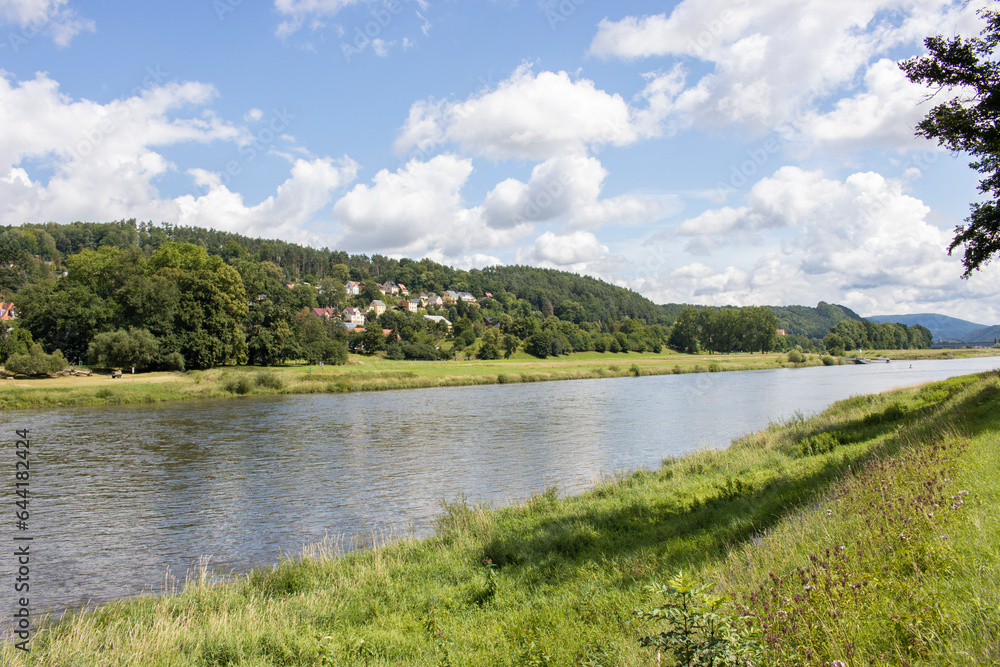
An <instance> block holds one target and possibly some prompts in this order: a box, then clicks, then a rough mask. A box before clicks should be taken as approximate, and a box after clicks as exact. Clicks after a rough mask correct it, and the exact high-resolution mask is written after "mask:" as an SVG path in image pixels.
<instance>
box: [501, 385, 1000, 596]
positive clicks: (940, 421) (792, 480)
mask: <svg viewBox="0 0 1000 667" xmlns="http://www.w3.org/2000/svg"><path fill="white" fill-rule="evenodd" d="M935 386H936V385H935ZM945 388H946V389H947V390H946V391H943V392H942V391H940V388H938V389H932V390H930V391H929V392H927V393H928V394H930V393H932V392H937V393H936V394H935V395H934V396H933V399H934V400H931V401H927V400H926V399H927V395H924V396H922V395H921V394H920V393H918V394H917V396H916V397H915V398H914V409H909V406H908V405H907V404H906V403H905V401H904V402H898V401H893V402H891V403H889V404H888V405H887V407H886V408H885V409H884V410H882V411H880V412H877V413H873V414H871V415H869V416H867V417H865V418H862V419H857V420H851V421H848V422H845V423H844V425H843V427H840V428H838V429H831V430H836V431H843V432H844V433H845V434H846V435H847V436H848V437H846V438H845V440H848V439H849V440H850V442H853V443H856V444H854V445H852V446H847V445H844V446H839V447H837V448H836V450H835V451H833V452H832V453H830V452H828V453H825V454H824V456H825V457H826V458H827V459H828V460H827V461H826V462H825V464H823V465H822V467H820V468H819V469H817V470H814V471H813V472H810V473H798V474H796V473H794V472H792V473H789V474H787V475H783V476H778V477H775V478H772V479H771V480H769V481H767V482H765V483H762V484H759V485H757V486H754V485H751V484H744V483H742V482H741V481H739V480H736V481H735V482H734V480H732V479H731V478H726V481H725V484H724V485H723V484H719V483H718V482H717V481H716V482H715V483H714V484H713V483H712V482H711V481H710V480H709V479H708V478H706V483H705V484H704V486H703V487H702V488H701V489H700V490H699V491H696V492H693V493H691V492H689V495H687V497H684V496H682V495H680V494H678V493H670V492H669V490H664V491H663V492H661V493H656V492H654V491H653V490H652V489H651V488H647V489H644V490H643V489H640V491H639V492H638V493H635V494H629V493H627V492H626V493H622V494H618V495H617V497H616V498H612V499H610V500H607V499H601V498H598V497H595V496H585V497H583V498H579V499H575V500H574V501H573V502H572V504H571V505H569V506H567V507H563V508H556V506H555V500H554V498H551V497H550V502H544V499H545V496H542V497H536V499H534V501H533V502H529V503H528V505H527V506H526V508H525V510H524V513H523V514H517V515H510V516H508V517H506V518H505V519H503V520H502V521H501V522H500V525H499V526H498V529H497V531H496V532H495V533H493V536H492V537H491V538H488V539H486V540H485V541H484V544H483V549H482V557H483V558H488V559H490V560H491V561H492V562H493V563H494V564H495V565H497V566H498V567H500V568H505V569H506V568H511V569H516V570H520V574H521V575H522V576H523V577H525V579H526V580H528V581H529V582H531V581H534V582H536V583H541V582H542V581H544V582H548V583H552V582H554V581H558V580H559V579H561V578H563V577H568V576H572V572H573V570H575V569H576V568H577V567H579V566H581V565H584V564H585V563H588V562H605V561H607V560H609V559H624V560H628V559H631V560H632V561H633V562H634V564H635V566H634V567H633V568H631V569H632V570H633V571H634V572H636V573H642V572H643V571H644V570H647V569H648V567H654V568H656V569H664V568H665V569H676V568H679V567H684V568H689V567H698V566H701V565H703V564H705V562H706V561H710V560H713V559H717V558H722V557H725V555H726V554H727V553H728V552H729V551H730V550H731V549H733V548H734V547H735V546H738V545H740V544H743V543H746V542H749V541H753V540H755V539H759V538H760V536H761V535H762V534H763V533H765V532H767V531H768V529H770V528H772V527H773V526H775V525H777V524H778V523H780V522H781V521H782V520H784V519H785V518H787V517H789V516H792V515H794V514H796V513H798V512H802V511H814V510H815V509H817V507H816V503H817V502H819V501H820V500H821V499H822V498H824V497H825V496H826V495H827V494H828V493H829V489H830V487H831V485H833V484H834V483H835V482H836V481H838V480H840V479H841V478H843V477H844V476H845V475H847V474H849V473H850V472H851V469H852V468H853V469H854V470H857V469H858V468H859V467H860V466H863V465H864V464H865V463H866V462H867V461H868V460H869V459H871V458H876V457H884V456H891V455H893V454H894V453H896V452H897V451H898V450H899V448H900V447H902V446H905V442H906V441H909V442H929V441H931V440H933V439H934V438H935V437H941V436H942V435H943V434H947V433H948V432H949V431H950V432H951V433H957V432H964V433H966V434H968V435H974V434H976V433H978V432H981V431H982V430H985V429H998V428H1000V387H998V386H997V384H996V383H995V382H993V383H989V384H986V385H983V386H980V387H979V388H973V387H970V383H969V382H964V383H961V384H957V385H956V386H955V387H954V390H953V389H952V388H949V387H947V386H946V387H945ZM963 394H964V395H963ZM951 399H954V400H951ZM903 429H905V431H906V432H907V435H908V437H906V438H896V437H883V436H891V435H893V434H898V433H900V432H902V430H903ZM862 442H865V443H868V444H867V445H865V444H862ZM803 458H804V457H803ZM655 476H656V473H649V474H648V475H647V476H646V478H647V479H645V480H644V481H643V480H640V481H638V482H636V484H653V483H655V482H654V481H652V480H649V479H648V478H649V477H655ZM716 479H718V478H716ZM547 495H549V496H550V495H551V494H547ZM643 563H645V566H644V565H643ZM634 578H635V577H632V580H631V581H626V579H628V577H627V576H623V579H622V581H621V583H622V584H623V585H626V584H630V583H632V582H633V581H634Z"/></svg>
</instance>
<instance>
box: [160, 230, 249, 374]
mask: <svg viewBox="0 0 1000 667" xmlns="http://www.w3.org/2000/svg"><path fill="white" fill-rule="evenodd" d="M149 264H150V267H151V268H152V269H153V270H154V271H155V275H158V276H162V277H164V278H166V279H168V280H171V281H172V282H174V283H175V284H176V285H177V288H178V291H179V294H180V298H179V301H178V305H177V311H176V315H175V318H174V323H175V330H176V332H177V335H178V339H179V343H180V352H181V354H182V355H183V356H184V362H185V365H186V366H187V367H188V368H211V367H212V366H222V365H225V364H239V363H245V362H246V360H247V344H246V333H245V330H244V327H243V321H244V318H245V317H246V315H247V296H246V292H245V291H244V288H243V281H242V280H241V279H240V274H239V273H237V272H236V270H235V269H233V268H232V267H231V266H228V265H227V264H226V263H225V262H224V261H223V260H222V258H221V257H219V256H218V255H211V256H210V255H209V254H208V251H207V250H205V249H204V248H202V247H200V246H196V245H192V244H190V243H174V242H169V243H165V244H163V245H162V246H161V247H160V249H159V250H157V251H156V252H155V253H153V255H152V256H151V257H150V259H149Z"/></svg>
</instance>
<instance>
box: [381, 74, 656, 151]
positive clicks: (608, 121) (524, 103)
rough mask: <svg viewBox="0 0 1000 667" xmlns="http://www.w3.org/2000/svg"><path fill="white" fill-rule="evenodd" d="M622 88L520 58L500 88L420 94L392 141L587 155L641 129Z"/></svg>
mask: <svg viewBox="0 0 1000 667" xmlns="http://www.w3.org/2000/svg"><path fill="white" fill-rule="evenodd" d="M631 115H632V110H631V109H630V107H629V105H628V104H627V103H626V102H625V100H624V99H622V97H621V96H619V95H611V94H608V93H606V92H604V91H603V90H599V89H598V88H597V87H596V86H595V85H594V82H593V81H589V80H586V79H582V80H577V81H574V80H573V79H571V78H570V76H569V74H567V73H566V72H558V73H556V72H540V73H538V74H537V75H536V74H535V73H534V72H532V70H531V67H530V66H528V65H522V66H521V67H519V68H518V69H517V71H515V72H514V74H513V75H511V77H510V78H509V79H507V80H505V81H503V82H501V83H500V85H499V86H497V87H496V89H494V90H491V91H487V92H483V93H481V94H478V95H474V96H472V97H470V98H469V99H467V100H466V101H464V102H443V101H436V100H425V101H420V102H417V103H415V104H413V106H412V107H411V108H410V114H409V117H408V118H407V120H406V123H405V124H404V126H403V128H402V130H401V132H400V134H399V137H398V138H397V140H396V143H395V149H396V151H397V152H399V153H406V152H408V151H410V150H412V149H414V148H417V149H419V150H426V149H428V148H429V147H431V146H434V145H436V144H444V143H453V144H456V145H458V146H459V147H460V148H461V149H462V150H464V151H468V152H471V153H474V154H477V155H482V156H485V157H488V158H491V159H507V158H521V159H528V160H546V159H548V158H551V157H555V156H559V155H566V154H585V153H587V152H588V150H592V149H594V148H595V147H603V146H606V145H615V146H624V145H627V144H630V143H633V142H635V141H636V140H637V139H638V138H639V132H638V129H637V128H636V126H635V125H634V124H633V122H632V118H631Z"/></svg>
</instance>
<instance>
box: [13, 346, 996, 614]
mask: <svg viewBox="0 0 1000 667" xmlns="http://www.w3.org/2000/svg"><path fill="white" fill-rule="evenodd" d="M998 366H1000V358H980V359H965V360H952V361H914V362H912V364H911V363H910V362H893V363H890V364H871V365H867V366H835V367H816V368H804V369H794V370H792V369H775V370H763V371H739V372H726V373H701V374H691V375H665V376H653V377H639V378H632V377H626V378H614V379H597V380H573V381H563V382H543V383H533V384H506V385H489V386H476V387H456V388H435V389H411V390H404V391H389V392H379V393H358V394H338V395H308V396H287V397H269V398H256V399H254V398H247V399H233V400H228V401H211V402H185V403H173V404H165V405H158V406H140V407H128V406H126V407H97V408H68V409H60V410H56V411H36V410H32V411H21V412H6V413H2V414H0V422H2V423H3V428H4V429H5V431H0V443H2V448H0V452H2V456H3V459H4V462H2V463H0V477H2V476H3V475H7V476H8V477H9V478H10V482H11V483H9V484H8V483H7V481H4V482H3V483H2V485H0V488H2V489H4V491H3V493H5V494H7V496H8V498H7V500H8V501H9V502H4V503H2V504H0V507H4V508H6V509H4V510H3V511H4V512H6V513H7V514H8V516H7V517H5V518H4V519H3V522H2V525H3V529H2V531H0V539H2V540H3V543H4V544H6V545H8V546H7V547H4V548H3V549H0V551H2V552H4V553H7V552H13V547H12V546H10V545H13V544H14V542H13V538H14V536H15V535H14V534H15V528H14V522H15V518H14V512H15V509H16V508H15V507H14V501H15V500H17V498H15V497H14V493H13V490H12V489H13V479H14V461H15V453H14V452H15V449H14V441H15V439H16V436H15V430H16V429H28V430H29V431H30V436H31V456H32V465H31V482H30V493H31V502H30V520H29V522H28V530H27V531H22V532H20V533H18V535H20V536H30V537H31V538H32V541H31V550H32V567H31V579H32V585H31V593H32V595H31V600H32V605H33V607H34V610H35V613H37V612H38V611H42V610H53V611H58V610H61V609H65V608H67V607H73V606H79V605H84V604H89V603H96V602H101V601H106V600H109V599H113V598H117V597H124V596H128V595H134V594H137V593H140V592H143V591H144V590H150V589H156V588H158V587H159V586H160V585H162V584H163V582H164V580H165V577H166V576H167V575H168V574H169V575H170V576H172V577H176V578H178V579H180V580H183V578H184V576H185V573H186V572H188V571H189V569H190V568H192V567H193V566H194V565H195V564H196V563H197V562H198V559H199V557H201V556H211V561H210V563H211V565H212V566H213V567H215V568H218V570H219V571H226V572H228V571H245V570H246V569H248V568H250V567H253V566H258V565H267V564H272V563H275V562H276V561H277V560H278V559H279V556H280V554H286V555H294V554H297V553H299V551H300V548H301V546H302V545H303V544H304V543H310V542H317V541H319V540H322V539H323V538H324V536H330V537H333V538H337V537H338V536H344V535H346V536H348V538H347V542H348V543H349V542H350V536H352V535H360V534H363V533H364V532H365V531H379V532H385V533H388V534H393V535H405V534H409V533H412V534H416V535H418V536H419V535H426V534H428V533H429V532H430V531H431V530H432V527H433V517H434V516H435V515H436V514H437V513H438V512H439V510H440V501H441V500H442V499H453V498H455V497H457V496H458V495H459V494H465V495H466V496H468V499H469V501H470V502H479V501H484V502H490V503H494V504H500V503H507V502H513V501H517V500H520V499H523V498H525V497H527V496H529V495H531V494H533V493H537V492H540V491H543V490H545V489H546V488H547V487H549V486H551V485H557V486H558V488H559V490H560V493H574V492H579V491H582V490H584V489H586V488H588V487H589V486H591V485H593V484H594V483H595V482H596V481H598V480H599V479H601V477H602V476H604V475H607V474H609V473H612V472H613V471H616V470H622V469H632V468H638V467H643V466H646V467H655V466H657V465H659V462H660V461H661V459H663V458H664V457H666V456H669V455H677V454H683V453H684V452H688V451H691V450H693V449H696V448H698V447H701V446H710V447H724V446H726V445H728V444H729V443H730V442H731V440H732V439H733V438H736V437H738V436H740V435H744V434H746V433H749V432H751V431H754V430H757V429H760V428H763V427H765V426H766V425H767V424H768V422H769V421H782V420H785V419H787V418H789V417H791V416H793V415H794V414H796V413H802V414H805V415H809V414H813V413H816V412H819V411H820V410H822V409H824V408H825V407H826V406H828V405H829V404H830V403H832V402H834V401H836V400H839V399H842V398H847V397H849V396H852V395H855V394H861V393H873V392H879V391H883V390H886V389H891V388H895V387H901V386H907V385H912V384H917V383H922V382H928V381H931V380H938V379H944V378H946V377H951V376H954V375H962V374H966V373H972V372H976V371H981V370H991V369H994V368H996V367H998ZM13 560H14V559H13V558H12V557H10V556H6V557H3V558H0V591H3V593H2V594H0V599H2V600H3V603H2V606H0V619H2V617H3V616H6V615H8V614H9V613H10V612H11V611H12V605H13V600H12V598H13V576H14V575H13V572H12V568H13V565H14V562H13Z"/></svg>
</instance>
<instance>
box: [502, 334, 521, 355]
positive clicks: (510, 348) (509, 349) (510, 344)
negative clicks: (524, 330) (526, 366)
mask: <svg viewBox="0 0 1000 667" xmlns="http://www.w3.org/2000/svg"><path fill="white" fill-rule="evenodd" d="M520 346H521V342H520V341H519V340H518V339H517V337H516V336H513V335H511V334H507V335H505V336H504V337H503V358H504V359H510V358H511V357H512V356H514V355H515V354H516V353H517V348H518V347H520Z"/></svg>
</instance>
